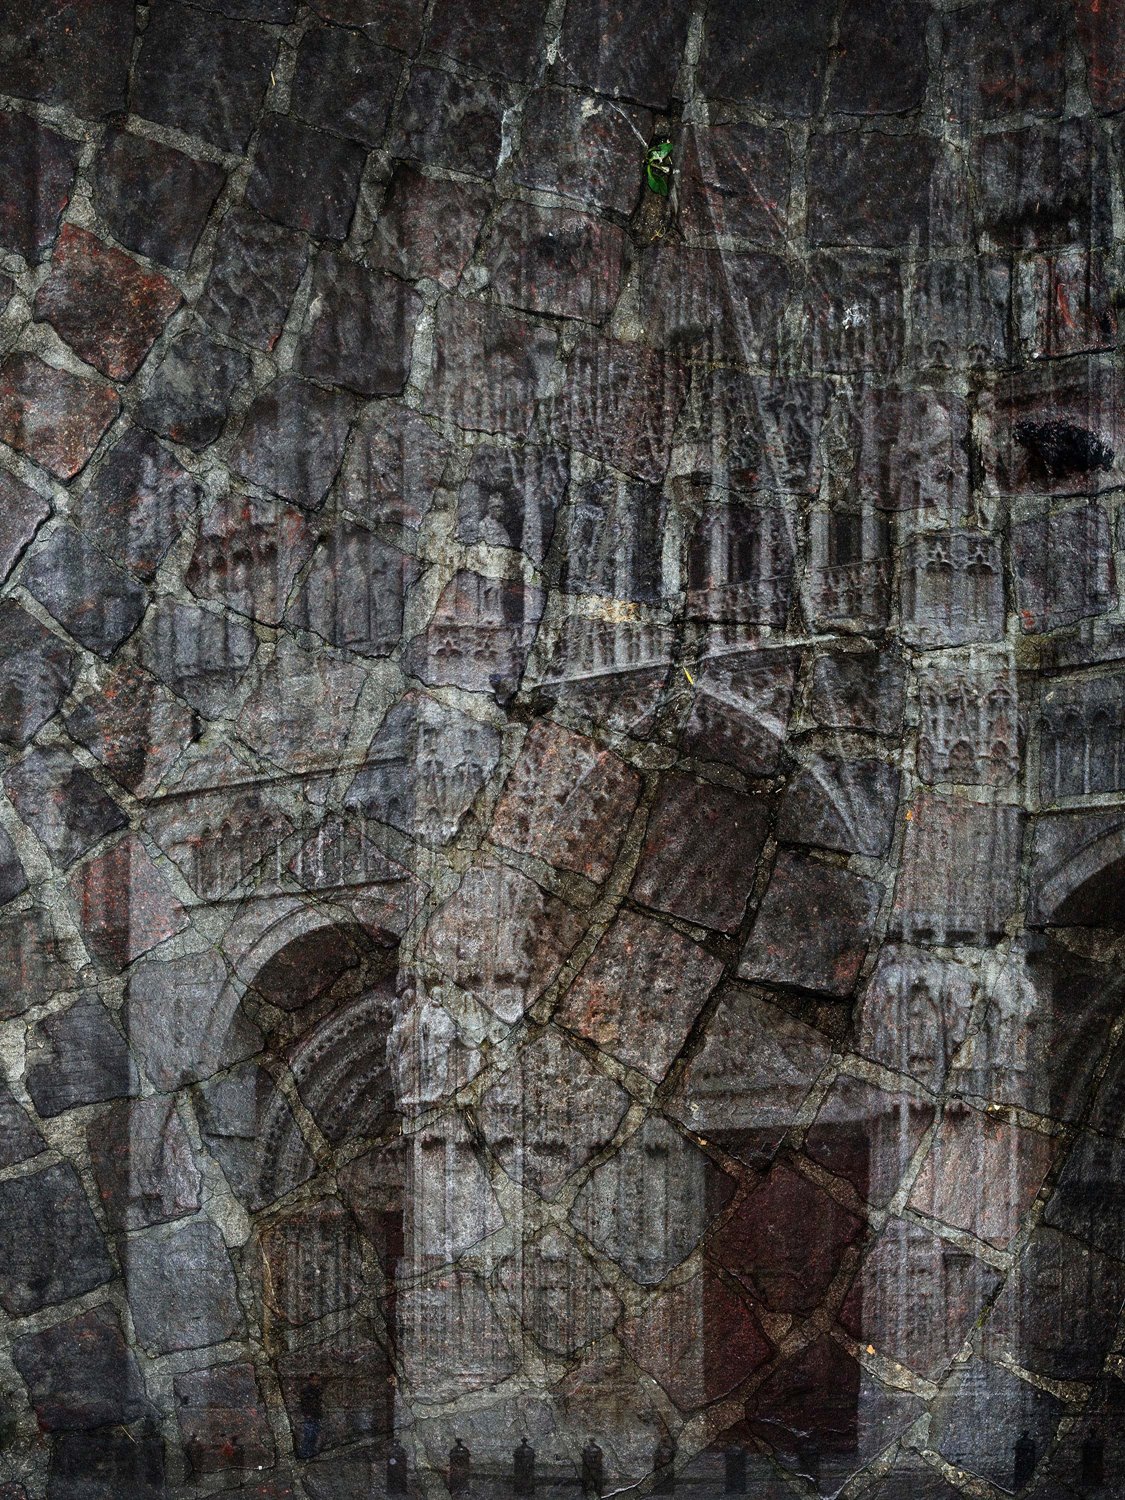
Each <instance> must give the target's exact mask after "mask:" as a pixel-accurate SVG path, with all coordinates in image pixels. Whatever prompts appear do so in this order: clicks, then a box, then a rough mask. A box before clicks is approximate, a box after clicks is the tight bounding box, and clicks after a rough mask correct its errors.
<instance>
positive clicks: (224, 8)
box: [200, 0, 297, 26]
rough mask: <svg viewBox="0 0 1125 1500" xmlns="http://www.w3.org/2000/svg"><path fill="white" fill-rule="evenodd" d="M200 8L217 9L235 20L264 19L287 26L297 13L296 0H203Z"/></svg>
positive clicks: (221, 13)
mask: <svg viewBox="0 0 1125 1500" xmlns="http://www.w3.org/2000/svg"><path fill="white" fill-rule="evenodd" d="M200 9H202V10H214V11H218V13H219V14H220V15H223V16H231V17H232V18H233V19H234V20H236V21H264V22H265V23H266V24H267V25H270V26H288V25H289V24H290V22H291V21H293V19H294V18H295V17H296V14H297V0H204V3H203V4H202V5H201V6H200Z"/></svg>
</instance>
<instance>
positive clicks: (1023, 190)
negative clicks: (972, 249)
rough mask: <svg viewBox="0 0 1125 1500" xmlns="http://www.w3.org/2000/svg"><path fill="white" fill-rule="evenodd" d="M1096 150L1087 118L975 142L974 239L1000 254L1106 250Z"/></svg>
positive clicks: (1106, 231)
mask: <svg viewBox="0 0 1125 1500" xmlns="http://www.w3.org/2000/svg"><path fill="white" fill-rule="evenodd" d="M1098 150H1099V146H1098V142H1097V141H1096V139H1095V137H1094V136H1093V134H1092V130H1091V122H1090V121H1089V120H1085V119H1068V120H1063V121H1061V122H1059V121H1055V120H1052V121H1045V122H1041V123H1036V124H1032V125H1025V126H1020V127H1018V128H1016V129H1012V130H1001V131H995V132H991V133H989V134H987V135H978V137H977V139H976V143H975V145H974V147H973V153H972V175H973V187H974V193H973V208H974V222H975V227H976V230H977V233H978V234H987V235H988V237H989V239H990V241H991V242H992V245H993V246H995V247H997V248H1000V249H1011V250H1033V249H1037V248H1046V247H1047V246H1051V245H1058V246H1060V247H1062V246H1066V245H1073V244H1084V245H1087V246H1089V247H1090V248H1094V247H1096V246H1100V247H1103V248H1105V247H1106V246H1107V244H1108V242H1109V239H1110V236H1111V234H1112V230H1111V227H1110V214H1109V204H1108V201H1107V198H1106V188H1107V186H1108V183H1107V181H1106V179H1105V177H1104V173H1103V171H1102V169H1101V167H1100V165H1099V164H1098V159H1097V153H1098Z"/></svg>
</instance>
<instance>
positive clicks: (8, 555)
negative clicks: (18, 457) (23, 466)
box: [0, 469, 51, 579]
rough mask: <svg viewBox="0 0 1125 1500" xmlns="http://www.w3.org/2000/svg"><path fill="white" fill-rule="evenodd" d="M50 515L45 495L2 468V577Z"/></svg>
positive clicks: (0, 510)
mask: <svg viewBox="0 0 1125 1500" xmlns="http://www.w3.org/2000/svg"><path fill="white" fill-rule="evenodd" d="M50 514H51V502H50V501H49V500H48V499H47V497H46V496H45V495H41V494H40V493H39V491H38V490H33V489H32V488H31V486H30V485H28V484H24V482H23V481H22V480H21V479H17V478H16V476H15V475H14V474H9V473H8V471H7V469H0V579H3V578H6V577H7V576H8V574H9V573H10V572H11V571H12V569H13V568H14V567H15V565H16V563H17V562H18V561H19V559H20V557H21V556H22V555H23V552H24V550H25V548H26V547H27V546H28V545H29V543H30V542H31V541H32V540H33V539H34V537H35V533H36V532H37V531H38V530H39V528H40V526H42V524H43V522H44V521H45V520H46V519H47V517H48V516H49V515H50Z"/></svg>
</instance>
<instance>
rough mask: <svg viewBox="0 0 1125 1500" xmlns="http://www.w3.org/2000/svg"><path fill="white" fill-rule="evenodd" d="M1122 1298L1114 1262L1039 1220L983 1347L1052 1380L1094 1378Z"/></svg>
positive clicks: (1123, 1283)
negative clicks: (1005, 1355) (1008, 1357)
mask: <svg viewBox="0 0 1125 1500" xmlns="http://www.w3.org/2000/svg"><path fill="white" fill-rule="evenodd" d="M1123 1297H1125V1279H1123V1272H1122V1268H1121V1263H1120V1261H1118V1260H1116V1259H1112V1260H1111V1259H1110V1258H1109V1257H1108V1256H1105V1255H1099V1254H1098V1253H1097V1252H1096V1251H1092V1250H1090V1249H1089V1247H1088V1246H1086V1245H1083V1244H1081V1243H1080V1242H1079V1241H1078V1240H1074V1239H1071V1238H1070V1236H1069V1235H1065V1234H1060V1233H1059V1232H1058V1231H1057V1230H1054V1229H1048V1228H1044V1227H1042V1226H1040V1227H1039V1228H1038V1229H1036V1230H1034V1231H1033V1232H1032V1235H1031V1238H1030V1239H1029V1240H1028V1242H1027V1245H1026V1247H1025V1248H1024V1251H1023V1254H1022V1255H1021V1256H1020V1260H1019V1271H1018V1274H1017V1275H1016V1276H1013V1277H1012V1278H1010V1279H1009V1282H1008V1285H1007V1286H1006V1287H1005V1288H1004V1292H1003V1294H1002V1295H1001V1297H1000V1298H999V1299H998V1301H997V1303H996V1306H995V1308H994V1309H993V1312H992V1316H991V1317H990V1318H989V1321H988V1328H987V1333H986V1338H987V1341H988V1343H987V1346H986V1352H989V1351H991V1350H995V1352H996V1353H997V1354H1003V1353H1006V1354H1008V1355H1009V1356H1010V1357H1011V1358H1012V1359H1014V1360H1015V1362H1016V1363H1017V1364H1018V1365H1020V1366H1021V1368H1023V1369H1025V1370H1030V1371H1031V1372H1032V1374H1034V1375H1043V1376H1046V1377H1047V1378H1048V1379H1051V1380H1096V1379H1097V1377H1098V1375H1099V1374H1100V1372H1101V1368H1102V1364H1103V1363H1104V1361H1105V1356H1106V1352H1107V1350H1108V1349H1109V1346H1110V1344H1111V1343H1112V1342H1113V1330H1114V1326H1115V1324H1116V1320H1117V1314H1118V1311H1119V1309H1120V1307H1121V1301H1122V1298H1123Z"/></svg>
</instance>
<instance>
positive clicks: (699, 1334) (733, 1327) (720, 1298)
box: [621, 1266, 773, 1411]
mask: <svg viewBox="0 0 1125 1500" xmlns="http://www.w3.org/2000/svg"><path fill="white" fill-rule="evenodd" d="M621 1339H622V1342H623V1343H624V1344H625V1347H626V1348H627V1349H628V1350H629V1352H630V1353H631V1354H632V1356H633V1358H634V1359H635V1360H636V1361H637V1363H638V1364H639V1365H640V1367H641V1369H642V1370H646V1371H647V1372H648V1373H649V1374H650V1375H651V1376H652V1377H653V1379H654V1380H658V1381H659V1382H660V1384H661V1385H662V1386H663V1387H664V1389H665V1390H666V1391H667V1392H668V1394H669V1396H671V1398H672V1400H673V1401H674V1402H675V1403H676V1405H677V1406H678V1407H679V1408H680V1410H681V1411H693V1410H695V1409H697V1408H698V1407H700V1406H703V1405H704V1404H705V1403H707V1402H711V1401H717V1400H719V1399H720V1398H721V1397H723V1396H726V1395H729V1394H730V1392H731V1391H733V1390H735V1389H736V1388H737V1387H738V1386H740V1385H741V1384H742V1382H743V1381H744V1380H746V1379H747V1378H748V1377H749V1376H750V1375H752V1374H753V1373H754V1371H755V1370H756V1369H758V1368H759V1367H760V1366H761V1365H763V1364H765V1362H766V1361H767V1360H768V1359H769V1358H770V1356H771V1354H772V1353H773V1346H772V1345H771V1344H770V1342H769V1340H768V1339H767V1338H766V1336H765V1334H764V1333H763V1332H762V1326H761V1324H760V1323H759V1322H758V1319H757V1318H756V1317H755V1316H754V1314H753V1312H752V1311H751V1309H750V1308H749V1307H748V1306H747V1304H746V1303H745V1302H744V1301H743V1299H742V1298H741V1297H740V1296H739V1295H738V1293H737V1292H736V1291H735V1290H734V1288H733V1287H732V1286H731V1284H730V1283H729V1282H728V1281H726V1280H724V1279H723V1277H721V1276H719V1275H718V1274H717V1273H716V1272H715V1270H714V1268H713V1267H711V1266H707V1267H705V1269H704V1270H703V1271H702V1272H701V1273H700V1274H699V1275H697V1276H693V1277H692V1279H691V1280H690V1281H686V1282H683V1283H682V1284H681V1285H679V1286H675V1287H672V1288H670V1289H669V1290H668V1291H662V1292H657V1293H655V1295H654V1296H653V1297H652V1299H651V1301H649V1302H648V1303H647V1305H646V1306H645V1307H644V1309H643V1310H642V1311H641V1312H640V1313H638V1314H634V1315H633V1316H632V1317H630V1318H627V1319H626V1320H625V1322H624V1323H623V1324H622V1325H621Z"/></svg>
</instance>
